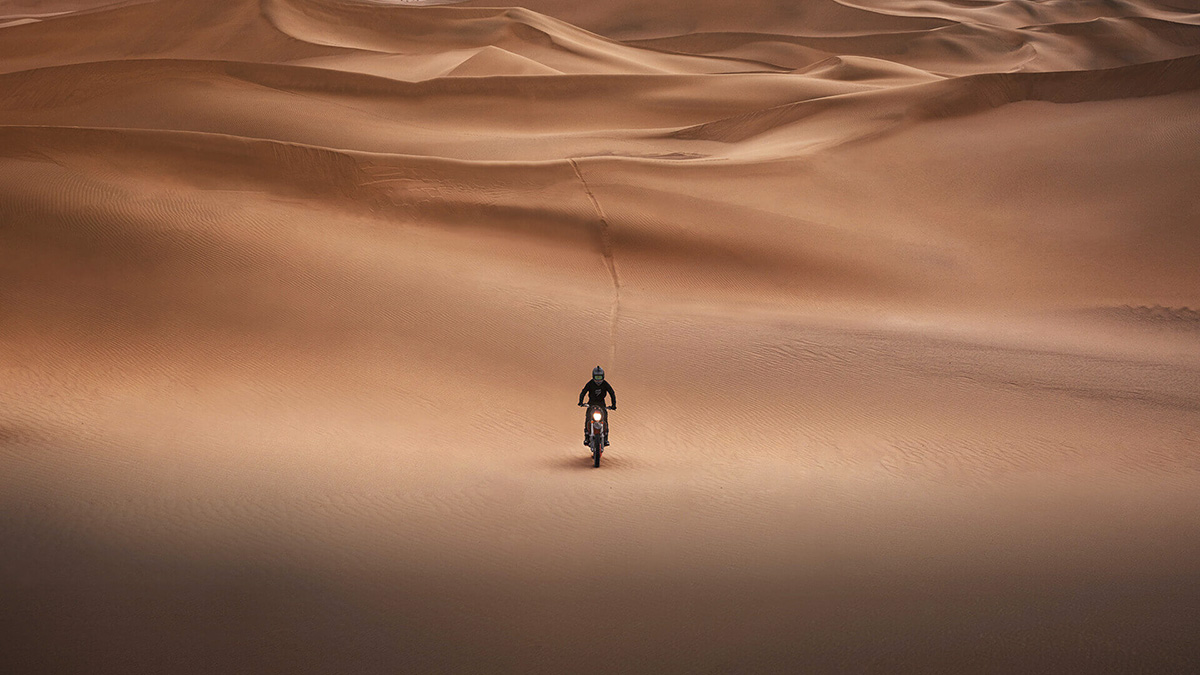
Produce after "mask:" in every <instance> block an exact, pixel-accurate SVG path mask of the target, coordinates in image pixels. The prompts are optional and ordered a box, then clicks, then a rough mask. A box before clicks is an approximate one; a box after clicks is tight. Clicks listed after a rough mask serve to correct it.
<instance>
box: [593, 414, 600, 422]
mask: <svg viewBox="0 0 1200 675" xmlns="http://www.w3.org/2000/svg"><path fill="white" fill-rule="evenodd" d="M592 419H594V420H596V421H597V422H599V421H600V413H598V412H594V413H592Z"/></svg>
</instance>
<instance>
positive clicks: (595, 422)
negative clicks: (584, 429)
mask: <svg viewBox="0 0 1200 675" xmlns="http://www.w3.org/2000/svg"><path fill="white" fill-rule="evenodd" d="M609 410H613V408H612V407H611V406H610V407H609ZM588 447H589V448H591V449H592V462H593V466H600V455H603V454H604V406H602V405H597V404H592V405H589V406H588Z"/></svg>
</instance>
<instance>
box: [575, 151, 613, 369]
mask: <svg viewBox="0 0 1200 675" xmlns="http://www.w3.org/2000/svg"><path fill="white" fill-rule="evenodd" d="M567 162H569V163H570V164H571V169H572V170H574V171H575V177H576V178H578V179H579V184H580V185H582V186H583V191H584V192H586V193H587V196H588V200H589V201H590V202H591V203H592V208H593V209H595V211H596V218H597V219H599V221H600V230H599V231H600V255H602V256H603V257H604V264H605V266H606V267H608V274H609V277H611V279H612V287H613V300H612V307H611V308H610V310H609V324H608V363H609V368H612V367H613V366H614V365H615V364H616V361H617V322H618V321H619V320H620V316H621V275H620V274H619V273H618V272H617V261H616V259H615V258H614V257H613V245H612V233H611V232H610V231H609V224H608V217H607V216H605V215H604V209H602V208H601V207H600V202H599V201H597V200H596V195H595V194H594V193H593V192H592V188H591V187H589V186H588V184H587V180H585V179H584V177H583V172H582V171H580V170H579V164H577V163H576V162H575V160H574V158H567Z"/></svg>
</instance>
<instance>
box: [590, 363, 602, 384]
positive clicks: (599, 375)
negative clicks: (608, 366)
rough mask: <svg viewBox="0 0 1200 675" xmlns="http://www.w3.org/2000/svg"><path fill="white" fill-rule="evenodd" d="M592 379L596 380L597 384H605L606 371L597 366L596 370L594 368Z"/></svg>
mask: <svg viewBox="0 0 1200 675" xmlns="http://www.w3.org/2000/svg"><path fill="white" fill-rule="evenodd" d="M592 379H593V380H595V381H596V382H603V381H604V369H603V368H601V367H600V366H596V367H595V368H592Z"/></svg>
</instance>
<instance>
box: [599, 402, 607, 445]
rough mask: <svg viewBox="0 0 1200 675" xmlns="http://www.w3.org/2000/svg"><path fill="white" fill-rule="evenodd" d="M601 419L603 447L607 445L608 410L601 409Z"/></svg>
mask: <svg viewBox="0 0 1200 675" xmlns="http://www.w3.org/2000/svg"><path fill="white" fill-rule="evenodd" d="M600 410H601V411H602V412H601V414H602V415H603V417H602V418H601V421H602V422H603V423H604V445H608V408H601V409H600Z"/></svg>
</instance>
